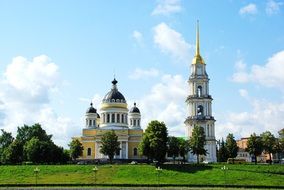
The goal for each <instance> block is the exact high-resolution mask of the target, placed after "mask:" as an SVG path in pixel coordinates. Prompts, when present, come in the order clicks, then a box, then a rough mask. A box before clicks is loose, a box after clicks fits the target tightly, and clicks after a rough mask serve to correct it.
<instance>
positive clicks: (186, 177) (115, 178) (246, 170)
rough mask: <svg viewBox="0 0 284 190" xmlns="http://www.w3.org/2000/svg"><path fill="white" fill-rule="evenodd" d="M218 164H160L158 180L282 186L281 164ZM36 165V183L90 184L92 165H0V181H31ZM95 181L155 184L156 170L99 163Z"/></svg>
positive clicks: (4, 182)
mask: <svg viewBox="0 0 284 190" xmlns="http://www.w3.org/2000/svg"><path fill="white" fill-rule="evenodd" d="M222 166H223V165H221V164H211V165H205V166H197V165H164V166H163V170H162V171H161V173H160V175H159V176H160V177H159V182H160V184H185V185H188V184H194V185H223V184H225V183H226V184H231V185H256V186H258V185H269V186H284V165H226V167H228V168H229V169H228V170H226V174H225V173H224V171H223V170H221V167H222ZM35 167H38V168H39V169H40V172H39V175H38V183H40V184H93V183H94V172H93V171H92V168H93V167H94V165H38V166H33V165H19V166H0V184H34V183H35V174H34V172H33V170H34V168H35ZM98 168H99V170H98V172H97V177H96V179H97V183H99V184H157V183H158V174H157V171H156V170H155V167H154V166H151V165H146V164H141V165H101V166H99V167H98Z"/></svg>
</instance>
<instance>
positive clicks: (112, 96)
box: [103, 79, 126, 103]
mask: <svg viewBox="0 0 284 190" xmlns="http://www.w3.org/2000/svg"><path fill="white" fill-rule="evenodd" d="M117 83H118V82H117V80H116V79H113V81H112V88H111V90H110V91H109V92H108V93H107V94H106V95H105V97H104V99H103V102H123V103H125V102H126V100H125V98H124V96H123V95H122V94H121V93H120V92H119V91H118V89H117V86H116V84H117Z"/></svg>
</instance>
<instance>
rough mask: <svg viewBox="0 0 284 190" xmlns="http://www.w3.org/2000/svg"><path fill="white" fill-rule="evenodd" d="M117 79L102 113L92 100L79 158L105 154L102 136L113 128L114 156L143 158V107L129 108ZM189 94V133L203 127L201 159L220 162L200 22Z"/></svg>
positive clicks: (189, 155) (187, 132) (113, 82)
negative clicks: (117, 147)
mask: <svg viewBox="0 0 284 190" xmlns="http://www.w3.org/2000/svg"><path fill="white" fill-rule="evenodd" d="M117 83H118V82H117V80H116V79H114V80H113V81H112V87H111V90H110V91H109V92H108V93H107V94H106V95H105V97H104V98H103V100H102V102H101V108H100V115H99V113H98V112H97V110H96V109H95V108H94V107H93V104H92V103H91V105H90V107H89V108H88V109H87V111H86V115H85V122H86V123H85V127H84V128H83V129H82V136H81V137H74V138H73V139H78V140H79V141H80V142H81V143H82V145H83V147H84V150H83V155H82V156H81V157H80V158H79V159H84V160H88V159H90V160H91V159H102V158H107V156H106V155H103V154H101V153H100V146H101V137H102V135H103V134H104V133H105V132H107V131H109V130H114V131H115V133H116V135H117V136H118V141H119V142H120V151H119V152H117V153H116V155H115V157H114V158H115V159H141V158H142V155H139V152H138V146H139V143H140V142H141V141H142V135H143V130H142V128H141V114H140V110H139V109H138V107H137V106H136V103H134V105H133V107H131V108H130V109H128V105H127V102H126V99H125V98H124V96H123V95H122V94H121V93H120V92H119V91H118V88H117ZM188 84H189V96H188V97H187V99H186V102H187V104H188V111H189V116H188V117H187V118H186V120H185V125H186V137H187V138H188V139H189V138H190V137H191V135H192V129H193V127H194V126H195V125H198V126H201V127H203V129H204V131H205V135H206V145H205V149H206V151H207V155H206V156H200V162H217V158H216V139H215V125H214V124H215V119H214V117H213V116H212V106H211V104H212V100H213V99H212V97H211V95H210V94H209V78H208V75H207V73H206V64H205V62H204V60H203V58H202V57H201V55H200V52H199V26H198V24H197V31H196V53H195V56H194V58H193V60H192V64H191V75H190V77H189V79H188ZM187 157H188V161H189V162H196V159H197V158H196V155H192V154H191V153H190V152H189V153H188V155H187Z"/></svg>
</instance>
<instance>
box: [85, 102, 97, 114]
mask: <svg viewBox="0 0 284 190" xmlns="http://www.w3.org/2000/svg"><path fill="white" fill-rule="evenodd" d="M86 113H97V110H96V109H95V108H94V107H93V103H91V104H90V107H89V108H88V109H87V111H86Z"/></svg>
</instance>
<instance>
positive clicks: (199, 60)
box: [192, 20, 204, 64]
mask: <svg viewBox="0 0 284 190" xmlns="http://www.w3.org/2000/svg"><path fill="white" fill-rule="evenodd" d="M197 63H199V64H204V61H203V59H202V57H201V55H200V52H199V20H197V26H196V51H195V56H194V58H193V60H192V64H197Z"/></svg>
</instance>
